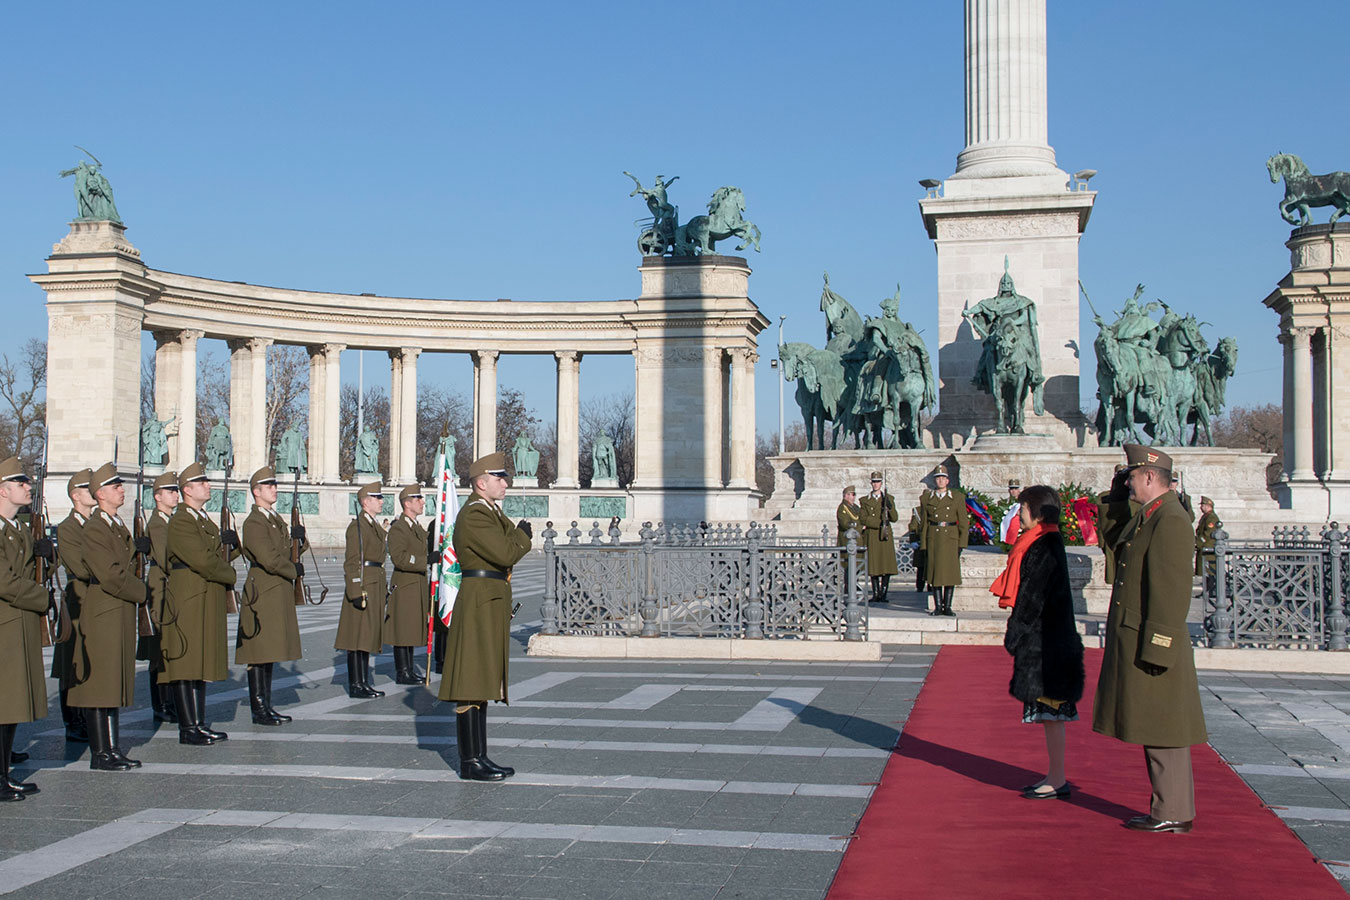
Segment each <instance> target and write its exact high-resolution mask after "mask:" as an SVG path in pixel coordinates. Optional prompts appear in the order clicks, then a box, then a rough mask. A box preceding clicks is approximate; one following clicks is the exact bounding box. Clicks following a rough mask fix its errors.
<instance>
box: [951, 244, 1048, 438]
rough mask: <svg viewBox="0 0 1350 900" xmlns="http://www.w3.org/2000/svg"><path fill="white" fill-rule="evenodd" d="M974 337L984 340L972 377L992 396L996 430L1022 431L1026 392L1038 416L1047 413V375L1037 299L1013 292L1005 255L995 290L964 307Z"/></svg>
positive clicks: (1015, 290) (1006, 431)
mask: <svg viewBox="0 0 1350 900" xmlns="http://www.w3.org/2000/svg"><path fill="white" fill-rule="evenodd" d="M961 315H962V316H963V317H965V318H966V320H967V321H969V322H970V327H971V329H972V330H974V332H975V334H976V336H977V337H979V338H981V339H982V340H983V342H984V348H983V350H982V351H981V352H980V361H979V364H978V365H977V366H976V368H975V377H974V378H973V379H972V381H973V382H974V384H975V387H977V388H979V389H980V390H983V391H987V392H988V393H990V394H992V395H993V397H994V408H995V410H997V412H998V433H999V434H1010V433H1011V434H1024V433H1025V424H1024V420H1025V410H1024V407H1025V405H1026V399H1027V394H1028V393H1029V394H1031V399H1032V407H1033V408H1034V409H1035V410H1036V415H1038V416H1040V415H1044V414H1045V394H1044V386H1045V375H1043V374H1042V372H1041V344H1040V335H1039V334H1038V331H1039V327H1038V325H1037V322H1036V304H1035V303H1033V302H1032V301H1031V300H1030V299H1029V298H1027V297H1023V296H1022V295H1021V294H1019V293H1017V289H1016V288H1015V287H1014V286H1013V280H1012V276H1011V275H1010V274H1009V273H1008V259H1007V257H1004V258H1003V277H1002V278H1001V279H999V283H998V293H997V294H996V295H994V296H993V297H989V298H987V299H984V300H981V301H980V302H979V303H977V304H976V305H975V307H974V308H973V309H966V310H962V312H961Z"/></svg>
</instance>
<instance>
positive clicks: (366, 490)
mask: <svg viewBox="0 0 1350 900" xmlns="http://www.w3.org/2000/svg"><path fill="white" fill-rule="evenodd" d="M383 491H384V486H383V485H381V484H380V483H379V482H378V481H372V482H371V483H370V484H366V485H362V486H361V490H359V491H357V492H356V502H357V503H360V502H361V501H362V500H364V499H366V498H367V497H374V498H375V499H376V500H383V499H384V493H383Z"/></svg>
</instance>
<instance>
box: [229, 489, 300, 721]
mask: <svg viewBox="0 0 1350 900" xmlns="http://www.w3.org/2000/svg"><path fill="white" fill-rule="evenodd" d="M248 486H249V491H250V492H252V494H253V510H252V511H251V512H250V513H249V514H248V517H247V518H245V519H244V524H243V528H242V531H243V534H242V538H243V540H242V544H243V547H242V549H243V553H244V556H245V557H246V558H247V559H248V561H249V567H248V576H247V578H246V579H245V580H244V593H243V596H242V598H241V602H240V605H239V629H238V632H237V633H236V635H235V641H234V662H235V664H236V665H240V664H244V665H247V666H248V704H249V710H250V712H251V713H252V715H253V724H255V725H284V724H286V723H287V722H289V721H291V717H290V716H284V715H282V714H281V713H279V712H277V711H276V710H275V709H274V708H273V707H272V672H273V666H275V665H276V664H277V663H279V662H288V661H290V660H293V659H299V658H300V656H301V650H300V621H299V619H298V618H297V617H296V614H295V579H296V578H299V577H300V576H302V575H304V574H305V567H304V564H302V563H299V562H291V527H290V523H288V522H287V521H286V520H285V519H283V518H281V516H280V514H278V513H277V511H276V504H277V473H276V472H275V471H274V470H273V469H272V467H271V466H263V467H262V468H261V469H259V470H258V471H256V472H254V473H253V477H252V478H250V479H249V481H248ZM302 541H303V539H302ZM303 551H304V544H303V543H302V546H301V552H303Z"/></svg>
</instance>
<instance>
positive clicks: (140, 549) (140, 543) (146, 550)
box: [136, 535, 151, 556]
mask: <svg viewBox="0 0 1350 900" xmlns="http://www.w3.org/2000/svg"><path fill="white" fill-rule="evenodd" d="M150 550H151V547H150V538H148V537H146V536H145V535H141V536H140V537H138V538H136V552H137V553H143V554H145V555H146V556H149V555H150Z"/></svg>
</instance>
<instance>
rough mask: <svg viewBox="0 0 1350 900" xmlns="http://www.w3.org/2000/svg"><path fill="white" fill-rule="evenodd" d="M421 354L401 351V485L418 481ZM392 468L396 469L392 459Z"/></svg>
mask: <svg viewBox="0 0 1350 900" xmlns="http://www.w3.org/2000/svg"><path fill="white" fill-rule="evenodd" d="M421 352H422V351H421V349H420V348H417V347H404V348H403V349H402V350H401V351H400V353H402V355H403V368H402V371H401V373H400V375H399V386H400V394H401V396H402V399H401V401H400V406H401V407H402V409H401V412H400V413H399V422H400V423H401V428H402V431H403V442H402V443H401V444H400V448H401V452H400V454H399V459H400V465H399V467H398V468H399V469H401V470H402V471H401V472H399V476H398V481H399V483H401V484H411V483H412V482H414V481H416V480H417V357H418V355H419V354H420V353H421ZM390 467H391V468H393V467H394V464H393V462H392V457H391V462H390Z"/></svg>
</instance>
